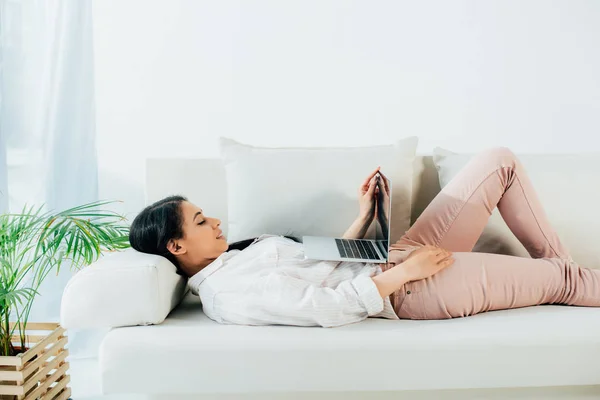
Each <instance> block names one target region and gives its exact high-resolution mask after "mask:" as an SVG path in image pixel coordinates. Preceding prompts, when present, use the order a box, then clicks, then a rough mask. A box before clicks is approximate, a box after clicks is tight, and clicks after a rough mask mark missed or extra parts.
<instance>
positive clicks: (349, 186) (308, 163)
mask: <svg viewBox="0 0 600 400" xmlns="http://www.w3.org/2000/svg"><path fill="white" fill-rule="evenodd" d="M417 143H418V138H417V137H414V136H413V137H408V138H406V139H402V140H399V141H397V142H396V143H395V144H393V145H386V146H372V147H339V148H265V147H254V146H249V145H245V144H241V143H238V142H236V141H234V140H231V139H227V138H221V140H220V145H221V155H222V158H223V161H224V165H225V172H226V176H227V191H228V197H227V199H228V219H229V224H228V241H229V242H235V241H238V240H242V239H247V238H252V237H256V236H259V235H261V234H263V233H269V234H278V235H292V236H297V237H301V236H302V235H324V236H340V235H342V234H343V233H344V231H345V230H346V229H347V228H348V227H349V226H350V224H351V223H352V222H353V221H354V219H355V218H356V217H357V216H358V211H359V208H358V196H357V192H358V188H359V186H360V184H361V183H362V181H363V180H364V179H365V178H366V177H367V176H368V175H369V174H370V173H371V172H372V171H373V170H374V169H375V168H377V166H378V165H380V166H381V171H382V172H383V173H384V174H385V175H386V176H387V177H388V178H389V179H390V180H391V181H392V190H393V192H392V229H391V240H392V242H393V241H395V240H397V239H399V238H400V236H401V235H403V234H404V232H405V231H406V230H407V229H408V227H409V225H410V211H411V195H412V174H413V160H414V158H415V151H416V147H417ZM375 225H376V224H375V223H373V224H372V225H371V228H370V230H369V232H368V233H369V234H373V233H374V227H375Z"/></svg>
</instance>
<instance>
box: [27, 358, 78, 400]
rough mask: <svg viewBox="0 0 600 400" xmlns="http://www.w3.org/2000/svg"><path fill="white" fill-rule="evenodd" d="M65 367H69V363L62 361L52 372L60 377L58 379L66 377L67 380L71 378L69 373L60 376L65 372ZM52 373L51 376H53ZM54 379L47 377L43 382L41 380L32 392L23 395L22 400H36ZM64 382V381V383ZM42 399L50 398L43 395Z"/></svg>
mask: <svg viewBox="0 0 600 400" xmlns="http://www.w3.org/2000/svg"><path fill="white" fill-rule="evenodd" d="M67 369H69V363H64V364H63V365H62V366H61V367H60V368H59V369H58V370H57V371H56V372H55V373H54V374H56V375H57V377H60V378H61V379H60V380H59V382H60V381H62V380H64V379H67V382H68V381H69V380H70V379H71V378H70V376H69V375H65V376H62V375H63V374H65V373H66V372H67ZM54 374H52V377H54ZM55 380H56V379H48V380H46V381H44V382H42V384H41V385H40V386H38V388H37V389H35V390H34V391H33V392H31V393H29V395H28V396H27V397H25V399H24V400H37V398H38V397H40V395H41V394H42V393H44V392H46V390H47V389H48V387H50V385H52V384H53V383H54V381H55ZM65 384H66V383H65ZM43 398H44V399H46V398H48V399H51V397H46V396H45V395H44V397H43Z"/></svg>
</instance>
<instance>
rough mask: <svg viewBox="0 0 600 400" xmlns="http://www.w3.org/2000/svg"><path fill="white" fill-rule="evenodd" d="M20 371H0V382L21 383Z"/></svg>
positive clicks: (21, 375)
mask: <svg viewBox="0 0 600 400" xmlns="http://www.w3.org/2000/svg"><path fill="white" fill-rule="evenodd" d="M22 380H23V372H22V371H3V370H0V381H22Z"/></svg>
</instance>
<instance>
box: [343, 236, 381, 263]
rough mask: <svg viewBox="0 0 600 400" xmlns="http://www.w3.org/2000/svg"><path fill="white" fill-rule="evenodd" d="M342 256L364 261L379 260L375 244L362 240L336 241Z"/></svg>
mask: <svg viewBox="0 0 600 400" xmlns="http://www.w3.org/2000/svg"><path fill="white" fill-rule="evenodd" d="M335 244H336V245H337V248H338V251H339V253H340V256H342V257H346V258H359V259H363V260H379V259H380V258H379V256H378V255H377V251H376V250H375V246H374V245H373V242H371V241H369V240H360V239H335Z"/></svg>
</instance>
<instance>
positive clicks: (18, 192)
mask: <svg viewBox="0 0 600 400" xmlns="http://www.w3.org/2000/svg"><path fill="white" fill-rule="evenodd" d="M91 11H92V4H91V0H0V210H1V211H2V212H6V211H7V210H8V211H10V212H16V211H19V210H21V209H22V207H23V205H24V204H36V205H41V204H46V207H47V209H49V210H62V209H65V208H69V207H72V206H74V205H78V204H83V203H87V202H91V201H94V200H97V199H98V182H97V162H96V150H95V121H94V80H93V52H92V15H91ZM71 276H72V272H71V271H69V268H68V267H66V268H63V269H62V270H61V273H60V274H59V275H58V276H54V275H49V276H48V278H47V279H46V281H45V282H44V284H43V285H42V287H41V290H40V292H41V295H40V296H39V297H38V298H36V300H35V303H34V306H33V308H32V311H31V317H30V321H58V320H59V316H60V299H61V295H62V291H63V289H64V286H65V284H66V282H67V281H68V279H69V278H70V277H71ZM94 335H95V333H93V332H86V333H85V334H84V333H82V332H79V333H77V332H70V333H69V341H70V342H71V345H70V348H71V354H72V356H73V355H75V356H76V355H77V354H79V355H81V356H88V355H94V354H93V352H94V351H95V349H94V348H93V346H92V347H91V348H90V347H89V346H87V343H88V342H90V341H93V337H94ZM78 352H79V353H78Z"/></svg>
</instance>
